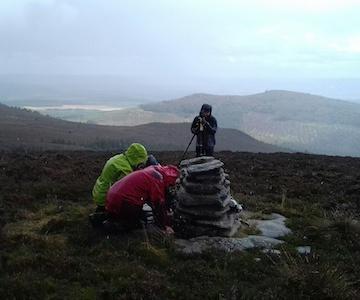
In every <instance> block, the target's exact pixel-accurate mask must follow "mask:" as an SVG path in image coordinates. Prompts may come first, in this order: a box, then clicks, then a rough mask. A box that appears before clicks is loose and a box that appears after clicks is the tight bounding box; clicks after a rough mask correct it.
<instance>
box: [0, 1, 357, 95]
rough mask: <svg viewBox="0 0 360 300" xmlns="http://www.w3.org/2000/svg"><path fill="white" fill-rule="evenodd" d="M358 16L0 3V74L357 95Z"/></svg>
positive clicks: (278, 6)
mask: <svg viewBox="0 0 360 300" xmlns="http://www.w3.org/2000/svg"><path fill="white" fill-rule="evenodd" d="M359 16H360V1H355V0H354V1H351V0H313V1H307V0H301V1H300V0H299V1H298V0H292V1H288V0H271V1H267V0H249V1H240V0H238V1H235V0H181V1H179V0H153V1H152V0H142V1H140V0H129V1H127V0H118V1H115V0H114V1H111V0H106V1H100V0H1V1H0V74H3V75H7V74H29V75H32V74H37V75H46V76H47V75H116V76H119V77H122V78H127V79H128V80H130V81H131V80H132V79H133V80H134V83H135V82H139V81H140V82H141V81H142V82H144V81H146V82H147V83H148V84H150V85H152V86H153V87H155V89H156V87H157V86H158V87H161V89H163V90H164V89H165V90H166V88H168V89H169V90H171V89H174V90H177V91H180V90H181V91H184V92H190V91H193V92H218V93H224V94H230V93H231V94H234V93H239V94H241V93H242V92H244V93H246V92H252V91H253V92H256V91H257V90H259V89H262V88H267V89H272V88H274V89H275V88H277V89H278V88H287V89H293V90H300V91H306V92H314V93H320V94H324V95H327V96H334V97H342V98H358V99H360V91H359V90H358V89H357V88H356V87H357V86H360V81H359V80H358V78H359V74H358V73H359V70H360V17H359ZM316 82H318V83H316ZM319 82H320V83H319ZM321 82H322V84H321ZM324 82H326V83H324ZM329 82H330V83H329ZM311 83H312V85H313V87H311V86H312V85H311ZM319 85H322V86H321V89H322V90H321V89H319ZM246 87H248V89H249V87H251V88H250V90H249V91H247V90H246ZM339 89H340V95H339ZM341 89H343V91H341ZM331 90H333V94H332V92H331ZM336 92H337V93H338V94H336ZM341 92H342V93H343V94H341ZM165 94H166V93H165ZM170 95H171V91H169V96H170ZM164 96H165V95H164Z"/></svg>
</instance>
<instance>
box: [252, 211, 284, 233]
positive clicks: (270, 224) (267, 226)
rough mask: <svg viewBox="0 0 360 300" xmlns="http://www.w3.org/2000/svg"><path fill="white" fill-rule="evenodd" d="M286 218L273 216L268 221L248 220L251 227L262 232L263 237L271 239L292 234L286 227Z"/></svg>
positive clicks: (277, 215) (278, 215)
mask: <svg viewBox="0 0 360 300" xmlns="http://www.w3.org/2000/svg"><path fill="white" fill-rule="evenodd" d="M285 220H286V218H285V217H284V216H282V215H280V214H271V215H270V216H269V219H268V220H247V222H248V223H249V225H250V226H251V225H253V226H255V227H256V228H257V229H259V230H260V231H261V235H262V236H267V237H271V238H278V237H283V236H285V235H288V234H290V233H291V230H290V229H289V228H288V227H286V225H285Z"/></svg>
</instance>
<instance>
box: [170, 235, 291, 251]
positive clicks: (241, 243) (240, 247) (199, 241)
mask: <svg viewBox="0 0 360 300" xmlns="http://www.w3.org/2000/svg"><path fill="white" fill-rule="evenodd" d="M282 243H284V241H280V240H277V239H273V238H269V237H264V236H256V235H249V236H247V237H245V238H226V237H208V236H201V237H196V238H192V239H189V240H184V239H176V240H175V245H176V247H177V251H178V252H180V253H183V254H187V255H192V254H201V253H203V252H204V251H208V250H211V249H216V250H221V251H224V252H227V253H231V252H237V251H244V250H247V249H252V248H263V249H272V248H274V247H276V246H277V245H279V244H282Z"/></svg>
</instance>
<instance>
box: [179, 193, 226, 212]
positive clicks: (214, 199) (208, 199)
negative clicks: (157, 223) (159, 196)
mask: <svg viewBox="0 0 360 300" xmlns="http://www.w3.org/2000/svg"><path fill="white" fill-rule="evenodd" d="M178 197H179V195H178ZM177 200H178V201H179V203H180V204H181V205H183V206H215V207H217V208H218V209H221V208H222V207H225V206H227V205H229V204H230V201H231V196H228V195H226V196H225V197H223V198H222V197H219V195H210V196H209V195H208V196H202V195H196V196H195V195H189V194H186V193H184V194H183V195H182V196H180V200H179V198H178V199H177ZM194 209H196V208H194Z"/></svg>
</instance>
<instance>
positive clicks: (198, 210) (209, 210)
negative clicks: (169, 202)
mask: <svg viewBox="0 0 360 300" xmlns="http://www.w3.org/2000/svg"><path fill="white" fill-rule="evenodd" d="M177 210H178V211H179V212H180V213H185V214H187V215H190V216H193V217H194V218H195V217H198V218H208V219H219V218H222V217H223V215H224V214H225V213H226V212H228V211H229V210H230V206H225V207H223V208H221V209H219V208H218V207H213V206H197V207H185V206H182V205H178V206H177Z"/></svg>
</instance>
